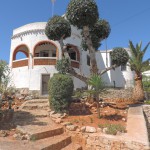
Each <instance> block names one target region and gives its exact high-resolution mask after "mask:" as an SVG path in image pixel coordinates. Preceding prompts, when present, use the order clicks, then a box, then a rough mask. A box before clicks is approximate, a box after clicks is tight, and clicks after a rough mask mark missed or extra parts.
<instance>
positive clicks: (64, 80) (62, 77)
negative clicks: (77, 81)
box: [49, 74, 74, 112]
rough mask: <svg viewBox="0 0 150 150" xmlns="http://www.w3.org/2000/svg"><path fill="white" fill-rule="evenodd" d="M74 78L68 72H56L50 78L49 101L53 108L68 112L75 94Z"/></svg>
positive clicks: (57, 110)
mask: <svg viewBox="0 0 150 150" xmlns="http://www.w3.org/2000/svg"><path fill="white" fill-rule="evenodd" d="M73 89H74V85H73V80H72V78H71V77H70V76H69V75H66V74H54V76H53V77H52V78H51V79H50V80H49V101H50V107H51V109H53V110H55V111H56V112H66V111H67V108H68V105H69V103H70V101H71V96H72V94H73Z"/></svg>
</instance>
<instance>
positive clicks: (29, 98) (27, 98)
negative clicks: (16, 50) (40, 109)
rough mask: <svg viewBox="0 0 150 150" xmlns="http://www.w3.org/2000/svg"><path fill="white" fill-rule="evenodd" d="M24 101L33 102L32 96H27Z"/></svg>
mask: <svg viewBox="0 0 150 150" xmlns="http://www.w3.org/2000/svg"><path fill="white" fill-rule="evenodd" d="M24 100H32V97H31V96H26V97H25V99H24Z"/></svg>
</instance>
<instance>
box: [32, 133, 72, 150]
mask: <svg viewBox="0 0 150 150" xmlns="http://www.w3.org/2000/svg"><path fill="white" fill-rule="evenodd" d="M70 143H71V137H70V136H67V135H58V136H54V137H49V138H46V139H42V140H38V141H35V142H34V143H33V144H34V145H35V148H36V149H37V150H62V148H64V147H66V146H68V145H69V144H70ZM70 150H74V149H70Z"/></svg>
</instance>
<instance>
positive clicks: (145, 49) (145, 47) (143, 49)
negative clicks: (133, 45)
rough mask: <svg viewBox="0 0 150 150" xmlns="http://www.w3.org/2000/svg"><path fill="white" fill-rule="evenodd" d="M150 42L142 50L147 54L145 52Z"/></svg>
mask: <svg viewBox="0 0 150 150" xmlns="http://www.w3.org/2000/svg"><path fill="white" fill-rule="evenodd" d="M149 44H150V42H149V43H148V44H147V45H146V46H145V48H144V49H143V50H142V52H143V53H144V54H145V52H146V50H147V48H148V46H149Z"/></svg>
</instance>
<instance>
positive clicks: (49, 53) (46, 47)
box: [34, 41, 57, 57]
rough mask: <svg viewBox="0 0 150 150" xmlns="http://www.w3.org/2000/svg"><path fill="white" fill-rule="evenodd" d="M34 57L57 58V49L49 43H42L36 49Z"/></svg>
mask: <svg viewBox="0 0 150 150" xmlns="http://www.w3.org/2000/svg"><path fill="white" fill-rule="evenodd" d="M34 57H57V47H56V46H55V45H54V44H53V43H51V42H49V41H43V42H40V43H38V44H37V45H36V46H35V48H34Z"/></svg>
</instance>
